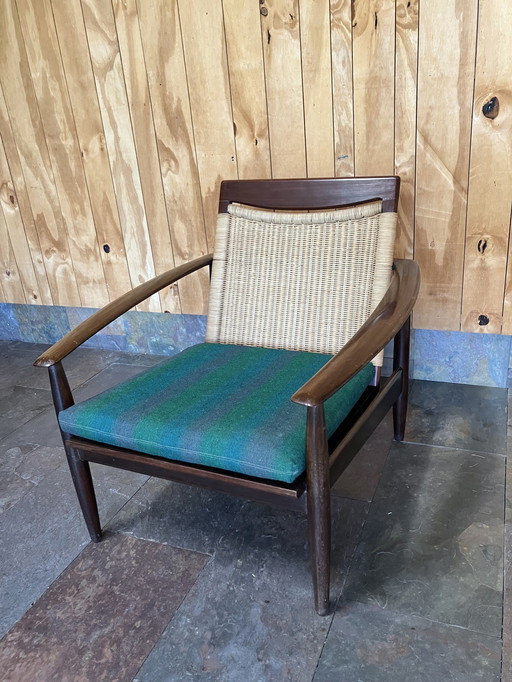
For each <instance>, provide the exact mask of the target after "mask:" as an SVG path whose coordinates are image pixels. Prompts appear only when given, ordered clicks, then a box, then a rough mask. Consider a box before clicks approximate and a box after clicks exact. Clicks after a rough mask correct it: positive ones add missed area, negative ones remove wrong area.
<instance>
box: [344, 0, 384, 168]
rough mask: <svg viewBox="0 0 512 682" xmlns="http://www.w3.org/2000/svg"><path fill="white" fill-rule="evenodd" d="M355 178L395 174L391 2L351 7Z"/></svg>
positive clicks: (367, 0)
mask: <svg viewBox="0 0 512 682" xmlns="http://www.w3.org/2000/svg"><path fill="white" fill-rule="evenodd" d="M352 26H353V36H354V38H353V72H354V131H355V173H356V175H392V174H393V169H394V114H395V112H394V91H395V82H394V81H395V79H394V64H395V0H354V1H353V3H352Z"/></svg>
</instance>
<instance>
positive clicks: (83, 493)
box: [66, 447, 101, 542]
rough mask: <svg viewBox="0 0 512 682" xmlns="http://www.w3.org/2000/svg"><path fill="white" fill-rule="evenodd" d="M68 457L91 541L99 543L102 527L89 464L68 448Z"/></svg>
mask: <svg viewBox="0 0 512 682" xmlns="http://www.w3.org/2000/svg"><path fill="white" fill-rule="evenodd" d="M66 456H67V458H68V464H69V470H70V471H71V478H72V479H73V483H74V485H75V490H76V494H77V496H78V501H79V502H80V507H81V509H82V514H83V515H84V519H85V523H86V525H87V530H88V531H89V535H90V536H91V540H92V541H93V542H99V541H100V540H101V525H100V517H99V514H98V505H97V503H96V494H95V492H94V485H93V482H92V476H91V468H90V466H89V462H84V461H83V460H81V459H79V457H78V455H77V454H76V452H75V451H74V450H73V449H72V448H68V447H66Z"/></svg>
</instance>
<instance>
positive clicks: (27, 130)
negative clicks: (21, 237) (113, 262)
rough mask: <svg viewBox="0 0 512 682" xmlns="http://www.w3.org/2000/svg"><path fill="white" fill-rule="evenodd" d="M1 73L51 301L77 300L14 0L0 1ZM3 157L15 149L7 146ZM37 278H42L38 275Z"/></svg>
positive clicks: (75, 303) (68, 302)
mask: <svg viewBox="0 0 512 682" xmlns="http://www.w3.org/2000/svg"><path fill="white" fill-rule="evenodd" d="M0 26H1V27H3V32H5V35H8V36H9V39H8V40H1V41H0V79H1V83H2V89H3V93H4V96H5V103H6V105H7V112H8V116H9V120H10V122H11V126H12V132H13V135H14V139H15V142H16V146H17V152H18V155H19V159H20V165H21V169H22V173H23V176H24V179H25V186H26V189H27V193H28V196H29V200H30V205H31V208H32V214H33V216H34V219H35V226H36V234H37V238H38V240H39V243H40V245H41V251H42V255H43V259H44V266H45V270H46V273H47V276H48V284H49V287H50V290H51V295H52V301H53V303H54V304H55V305H71V306H79V305H80V304H81V301H80V296H79V293H78V287H77V284H76V278H75V273H74V270H73V263H72V261H71V256H70V253H69V246H68V240H67V234H66V230H65V226H64V223H63V220H62V214H61V208H60V204H59V200H58V197H57V191H56V189H55V184H54V178H53V169H52V166H51V163H50V158H49V156H48V149H47V146H46V138H45V135H44V130H43V127H42V124H41V119H40V115H39V109H38V104H37V100H36V97H35V93H34V88H33V84H32V79H31V76H30V69H29V64H28V60H27V55H26V53H25V45H24V43H23V37H22V34H21V28H20V24H19V18H18V12H17V9H16V6H15V4H14V0H3V2H2V3H0ZM8 158H11V159H14V155H11V153H10V152H9V151H8ZM40 281H41V280H40Z"/></svg>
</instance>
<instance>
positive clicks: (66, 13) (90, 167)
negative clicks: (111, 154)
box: [52, 0, 131, 300]
mask: <svg viewBox="0 0 512 682" xmlns="http://www.w3.org/2000/svg"><path fill="white" fill-rule="evenodd" d="M52 9H53V16H54V20H55V25H56V28H57V38H58V41H59V47H60V52H61V57H62V62H63V66H64V73H65V78H66V83H67V88H68V92H69V97H70V101H71V107H72V110H73V116H74V120H75V127H76V132H77V137H78V142H79V145H80V151H81V156H82V162H83V166H84V172H85V179H86V183H87V188H88V191H89V196H90V200H91V208H92V214H93V217H94V223H95V227H96V234H97V238H98V246H99V250H98V252H97V258H98V261H101V262H102V263H103V271H104V273H105V280H106V283H107V288H108V293H109V298H110V299H111V300H113V299H114V298H117V297H118V296H121V295H122V294H123V293H125V292H126V291H128V290H129V289H130V287H131V282H130V274H129V272H128V264H127V262H126V251H125V247H124V241H123V234H122V231H121V225H120V223H119V215H118V211H117V205H116V199H115V195H114V186H113V184H112V176H111V174H110V165H109V161H108V154H107V149H106V145H105V134H104V131H103V124H102V122H101V114H100V110H99V104H98V98H97V96H96V86H95V83H94V76H93V73H92V67H91V59H90V55H89V47H88V44H87V37H86V34H85V26H84V20H83V16H82V6H81V4H80V0H52Z"/></svg>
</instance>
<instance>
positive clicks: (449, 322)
mask: <svg viewBox="0 0 512 682" xmlns="http://www.w3.org/2000/svg"><path fill="white" fill-rule="evenodd" d="M476 15H477V0H465V1H463V0H431V2H429V3H428V5H425V4H423V5H421V8H420V22H419V25H420V35H419V67H418V139H417V152H416V153H417V159H416V176H417V185H416V233H415V248H414V253H415V258H416V260H417V261H418V263H419V266H420V269H421V274H422V285H421V295H420V299H419V301H418V303H417V305H416V308H415V312H414V323H415V326H416V327H420V328H430V329H441V330H442V329H447V330H453V329H458V328H460V326H459V325H460V313H461V300H462V274H463V273H462V268H463V251H464V230H465V221H466V202H467V187H468V170H469V148H470V134H471V130H470V128H471V108H472V96H473V79H474V68H475V41H476Z"/></svg>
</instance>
